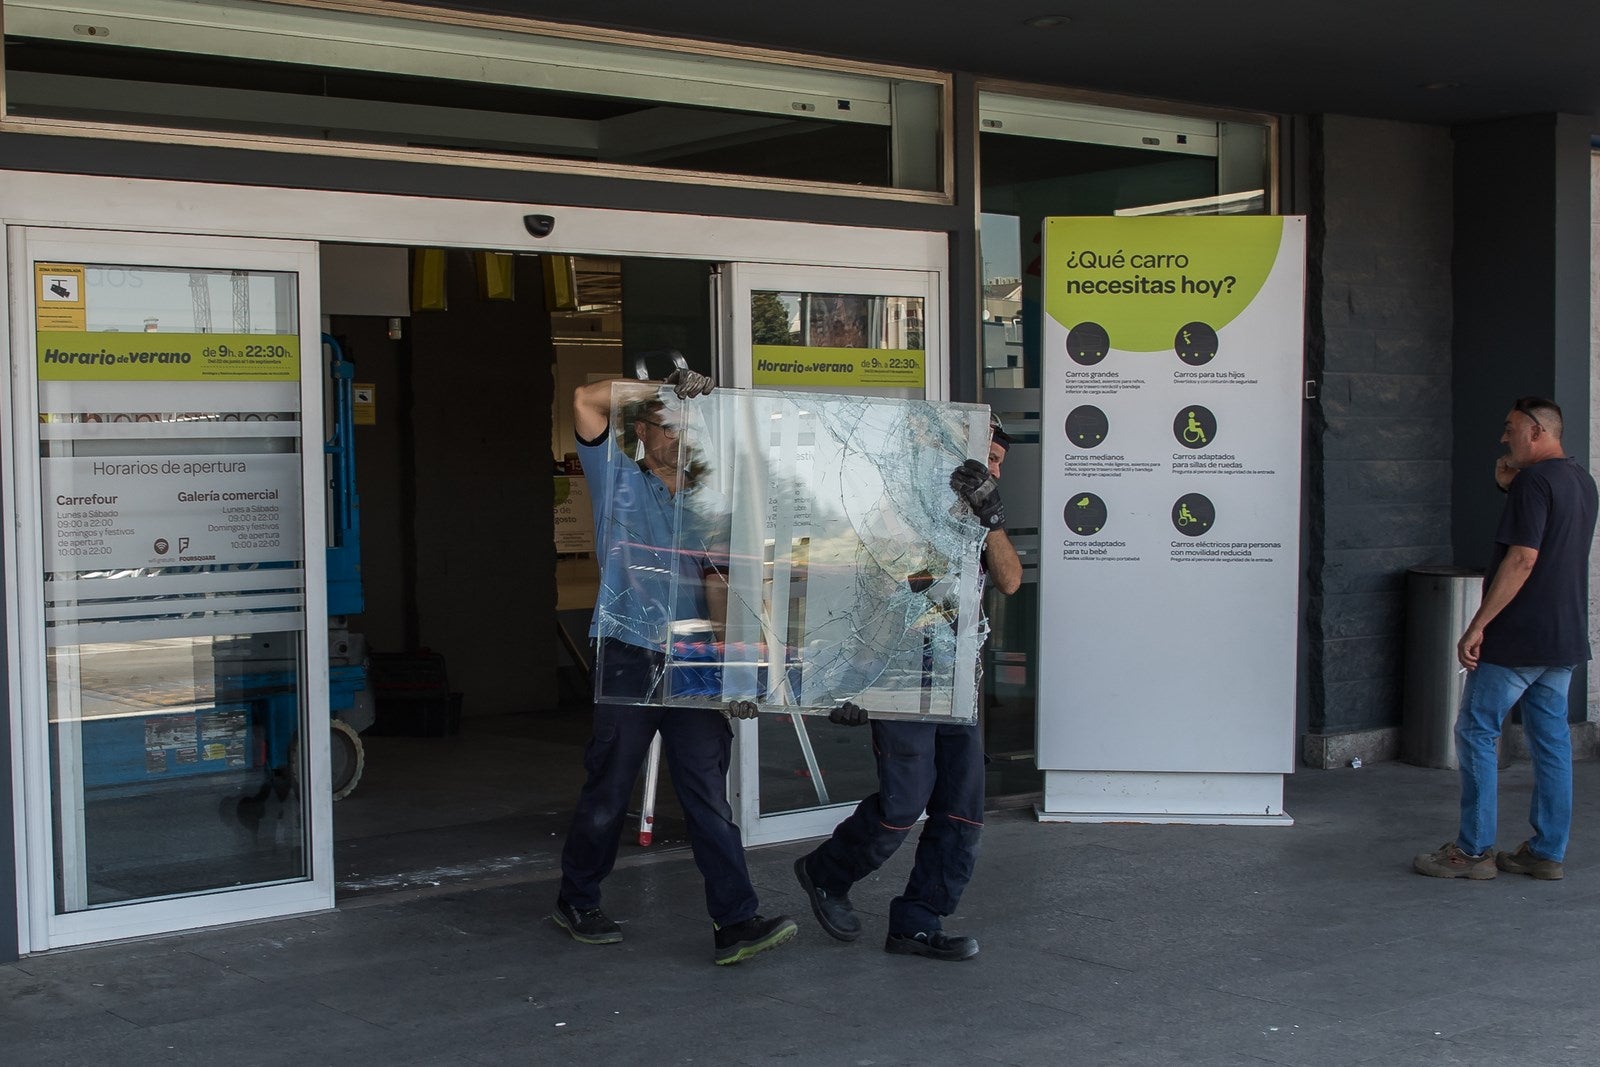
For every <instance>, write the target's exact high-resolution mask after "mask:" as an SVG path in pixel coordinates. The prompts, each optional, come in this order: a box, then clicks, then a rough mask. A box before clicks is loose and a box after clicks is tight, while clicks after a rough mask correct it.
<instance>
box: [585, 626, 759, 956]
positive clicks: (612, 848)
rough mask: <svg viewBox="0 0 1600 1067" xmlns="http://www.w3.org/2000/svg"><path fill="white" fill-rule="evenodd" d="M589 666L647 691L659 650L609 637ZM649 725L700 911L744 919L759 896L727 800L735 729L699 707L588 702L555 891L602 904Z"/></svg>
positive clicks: (620, 688)
mask: <svg viewBox="0 0 1600 1067" xmlns="http://www.w3.org/2000/svg"><path fill="white" fill-rule="evenodd" d="M596 670H597V672H602V671H603V672H604V674H605V680H604V683H603V685H602V686H601V687H598V688H597V691H598V692H601V693H610V694H614V695H615V694H634V693H637V694H638V695H640V696H646V695H648V694H649V693H650V692H651V691H653V689H654V687H655V683H656V681H657V680H658V678H659V675H660V672H661V656H660V654H659V653H654V652H650V651H649V650H647V649H642V648H636V647H634V646H632V645H625V644H623V643H621V642H619V641H609V640H608V641H607V642H606V643H605V648H604V652H603V655H602V656H601V657H600V661H599V662H597V664H596ZM657 731H660V733H661V751H662V754H663V755H664V756H665V757H666V763H667V769H668V771H669V773H670V774H671V776H672V784H673V788H674V789H675V790H676V791H677V794H678V801H679V803H680V804H682V805H683V817H684V821H685V822H686V823H687V824H688V830H689V846H690V848H691V849H692V850H693V852H694V861H695V865H696V866H698V867H699V868H700V874H701V876H702V877H704V878H705V883H706V910H707V911H708V912H710V914H711V918H712V921H713V922H715V923H717V924H718V925H719V926H730V925H732V924H734V923H739V922H743V921H744V920H745V919H748V918H750V917H751V916H752V915H754V914H755V913H756V907H757V901H756V891H755V888H754V887H753V886H752V885H751V884H750V871H749V869H748V868H747V867H746V866H745V861H744V842H743V841H742V840H741V839H740V837H739V828H738V827H737V826H735V825H734V823H733V810H732V809H731V808H730V807H728V799H727V792H728V790H727V777H728V758H729V750H730V747H731V745H732V743H733V730H732V728H731V727H730V726H729V725H728V720H727V719H726V718H724V717H723V715H722V713H721V712H719V711H709V710H706V709H704V708H667V707H660V706H657V705H639V704H608V703H602V702H600V701H596V702H595V705H594V734H593V736H592V737H591V738H590V739H589V745H588V747H587V748H586V749H585V750H584V755H583V766H584V770H585V771H587V772H588V780H587V781H585V782H584V784H583V790H582V791H581V792H580V793H579V794H578V809H577V811H575V812H573V815H572V827H571V829H569V830H568V831H567V843H566V847H565V848H564V849H562V852H561V899H562V900H565V901H566V902H567V903H568V904H571V905H572V906H573V907H575V908H596V907H599V906H600V883H601V882H602V881H604V880H605V877H606V875H608V874H610V873H611V868H612V867H613V866H614V865H615V864H616V861H617V846H618V845H619V844H620V843H621V841H622V824H623V822H624V821H625V820H626V818H627V814H628V801H629V800H630V799H631V798H632V796H633V786H634V782H635V781H636V780H637V779H638V777H639V769H640V768H641V767H642V766H643V765H644V761H645V757H646V756H647V755H649V751H650V741H651V739H652V738H653V737H654V736H655V734H656V732H657Z"/></svg>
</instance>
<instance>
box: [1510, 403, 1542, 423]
mask: <svg viewBox="0 0 1600 1067" xmlns="http://www.w3.org/2000/svg"><path fill="white" fill-rule="evenodd" d="M1511 410H1512V411H1520V412H1522V413H1523V414H1524V415H1526V416H1528V418H1530V419H1532V420H1533V424H1534V425H1535V426H1537V427H1539V429H1541V430H1542V429H1544V423H1542V422H1540V421H1539V416H1538V415H1537V414H1535V413H1534V409H1533V404H1532V403H1530V402H1529V401H1528V400H1527V399H1525V398H1524V399H1519V400H1518V401H1517V402H1516V403H1514V404H1512V405H1511Z"/></svg>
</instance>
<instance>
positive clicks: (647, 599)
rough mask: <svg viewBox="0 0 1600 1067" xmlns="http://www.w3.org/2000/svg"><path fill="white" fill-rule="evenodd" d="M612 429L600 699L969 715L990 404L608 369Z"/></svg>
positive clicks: (601, 510)
mask: <svg viewBox="0 0 1600 1067" xmlns="http://www.w3.org/2000/svg"><path fill="white" fill-rule="evenodd" d="M611 425H612V428H613V433H612V435H611V438H610V442H609V447H608V449H607V455H606V463H607V466H606V468H605V469H604V470H602V471H593V470H591V471H586V473H587V475H588V477H589V478H590V481H591V486H592V491H594V492H595V493H596V494H597V497H598V499H597V503H596V512H597V514H596V531H597V544H598V549H599V552H600V554H601V566H602V580H601V591H600V596H599V601H598V603H597V605H596V611H595V632H596V636H597V637H598V638H599V639H600V641H599V646H600V647H599V652H598V658H597V663H596V667H597V670H596V699H598V700H602V701H607V702H611V703H623V704H627V703H637V704H645V703H651V704H668V705H679V706H692V707H720V706H722V705H723V704H724V703H726V702H727V701H730V700H750V701H753V702H755V703H756V704H757V705H758V706H760V707H761V708H762V709H763V710H765V711H775V712H778V711H781V712H801V713H806V714H824V715H825V714H827V713H828V712H829V711H831V710H832V709H834V708H836V707H838V706H839V705H840V704H843V703H844V702H846V701H854V702H855V703H856V704H858V705H860V706H861V707H863V708H866V709H867V710H868V711H869V712H870V713H871V714H872V715H873V716H874V717H878V718H898V719H917V720H928V721H940V722H951V721H955V722H972V721H973V720H974V719H975V718H976V692H977V688H976V682H977V678H976V674H977V662H978V650H979V647H980V645H981V642H982V637H983V633H984V624H983V620H982V617H981V611H980V609H979V603H980V594H981V585H982V583H981V574H980V566H979V551H980V549H981V547H982V543H983V537H984V529H983V527H982V526H980V525H979V524H978V523H977V522H976V521H974V520H973V518H972V517H971V515H970V514H969V513H968V512H967V510H966V507H965V505H963V504H961V503H959V502H958V501H957V499H956V496H955V494H954V492H953V491H952V490H951V488H950V473H951V471H953V470H954V469H955V468H956V467H957V466H959V465H960V464H961V462H962V461H963V460H964V459H966V458H967V457H969V456H973V457H979V456H983V455H985V449H986V448H987V447H988V439H989V421H988V409H987V408H985V407H982V406H978V405H970V404H946V403H933V402H928V401H920V400H917V401H909V400H893V399H885V398H881V397H858V396H831V395H823V394H817V393H778V392H763V391H733V390H719V391H716V392H713V393H711V394H709V395H707V396H703V397H697V398H693V399H688V400H684V399H680V398H678V397H677V396H675V395H674V394H673V393H672V391H671V390H669V389H664V388H661V387H658V386H653V385H648V384H646V383H632V382H619V383H617V384H616V385H615V386H614V387H613V392H612V415H611Z"/></svg>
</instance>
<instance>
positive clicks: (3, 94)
mask: <svg viewBox="0 0 1600 1067" xmlns="http://www.w3.org/2000/svg"><path fill="white" fill-rule="evenodd" d="M257 2H260V3H262V5H263V6H264V7H266V6H275V7H286V8H301V9H306V10H310V11H319V12H332V13H335V14H347V15H352V16H356V17H363V16H365V17H374V18H380V17H381V18H386V19H396V18H400V19H404V20H405V21H408V22H414V23H417V24H418V25H420V26H424V27H426V26H449V27H459V28H465V29H469V30H485V31H494V32H502V33H515V34H522V35H526V36H528V37H531V38H548V39H552V40H555V41H557V42H574V43H590V44H605V45H612V46H621V47H637V48H643V49H649V50H652V51H656V52H660V53H668V54H672V55H673V56H684V57H700V58H706V59H713V60H716V59H721V60H731V61H744V62H752V63H762V64H768V65H771V66H774V67H782V68H790V69H794V70H797V71H807V72H815V73H821V74H830V73H831V74H839V75H844V76H850V77H866V78H881V79H886V80H888V81H890V82H891V83H892V82H893V81H895V80H899V81H909V82H917V83H921V84H924V85H928V86H930V87H932V88H933V89H934V90H935V91H936V92H937V93H938V100H939V104H938V114H939V130H938V132H937V138H938V143H937V145H936V147H935V156H936V159H937V165H938V168H939V186H940V187H939V188H938V189H936V190H917V189H897V188H889V187H863V186H860V185H854V184H848V183H841V182H823V181H812V180H806V179H785V178H769V177H757V176H746V175H734V174H724V173H720V172H716V171H697V170H674V169H668V168H656V167H650V166H645V165H640V164H622V163H604V162H593V161H587V160H564V159H555V158H543V157H537V156H508V155H506V154H504V153H496V152H492V151H480V150H472V149H451V148H421V147H409V146H401V145H393V146H389V145H377V144H370V143H364V142H357V141H336V140H329V141H315V140H311V139H309V138H299V137H290V136H283V135H273V134H256V133H247V132H229V131H208V130H197V129H185V128H182V127H171V128H167V127H150V126H140V125H134V124H129V123H117V122H98V121H93V120H86V119H59V118H35V117H28V116H12V115H11V114H10V113H9V111H10V104H9V99H8V72H7V70H6V67H5V60H4V53H3V49H0V134H6V133H26V134H43V135H47V136H59V137H80V138H81V137H89V138H95V139H100V140H114V141H132V142H145V143H159V144H181V145H193V146H201V147H212V148H217V147H220V148H237V149H247V150H254V151H269V152H283V153H289V154H294V155H310V156H335V157H343V158H354V159H374V160H386V161H392V162H404V163H427V164H443V165H447V166H465V167H475V168H487V169H491V170H511V171H522V172H534V173H551V174H564V175H576V176H586V177H596V178H623V179H629V180H637V181H649V182H663V183H669V184H678V185H697V186H713V187H715V186H723V187H732V188H745V189H759V190H768V191H777V192H799V193H809V194H821V195H829V196H845V197H850V198H853V199H864V200H888V201H902V202H907V203H914V204H928V205H939V206H949V205H952V204H954V203H955V195H956V194H955V190H956V184H957V177H956V174H955V137H954V102H955V93H954V82H955V79H954V75H953V74H951V73H949V72H945V71H937V70H929V69H924V68H915V67H900V66H894V65H890V64H877V63H863V62H856V61H851V60H843V59H834V58H829V57H823V56H811V55H795V54H793V53H788V52H778V51H774V50H768V49H762V48H756V47H752V46H744V45H732V44H714V43H711V42H705V41H697V40H693V39H686V38H675V37H667V36H662V35H657V34H645V33H637V32H631V31H624V30H609V29H602V28H598V27H587V26H575V25H568V24H563V23H554V22H547V21H541V20H536V19H523V18H516V17H513V16H504V15H489V14H478V13H473V12H463V11H455V10H447V9H443V8H435V7H427V6H423V5H413V4H410V3H406V4H404V5H399V9H398V10H397V5H394V4H388V3H384V2H383V0H257ZM4 30H5V9H4V4H3V3H0V37H3V34H4ZM888 88H889V89H890V91H891V96H892V91H893V85H892V84H890V85H889V86H888ZM889 128H890V129H893V128H894V127H893V126H892V125H891V126H890V127H889Z"/></svg>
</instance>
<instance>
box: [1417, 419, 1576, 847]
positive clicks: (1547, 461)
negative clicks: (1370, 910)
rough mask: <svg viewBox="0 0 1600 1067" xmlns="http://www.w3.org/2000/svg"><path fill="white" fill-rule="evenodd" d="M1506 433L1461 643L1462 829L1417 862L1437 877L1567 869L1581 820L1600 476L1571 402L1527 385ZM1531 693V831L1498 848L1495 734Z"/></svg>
mask: <svg viewBox="0 0 1600 1067" xmlns="http://www.w3.org/2000/svg"><path fill="white" fill-rule="evenodd" d="M1500 440H1501V441H1502V442H1503V443H1504V444H1506V445H1507V446H1508V448H1509V450H1510V452H1509V454H1508V455H1506V456H1502V457H1501V459H1500V461H1499V462H1498V463H1497V464H1496V465H1495V480H1496V481H1497V482H1498V483H1499V485H1500V488H1501V489H1502V490H1504V491H1505V492H1506V503H1505V510H1504V511H1503V512H1502V513H1501V515H1500V528H1499V529H1498V530H1497V531H1496V533H1495V546H1494V557H1493V559H1492V561H1491V563H1490V565H1489V570H1488V572H1487V573H1486V574H1485V575H1484V579H1483V582H1484V585H1483V589H1484V592H1483V604H1482V606H1480V607H1479V608H1478V611H1477V614H1475V615H1474V616H1473V617H1472V621H1471V622H1470V623H1469V624H1468V625H1467V631H1466V633H1464V634H1462V635H1461V640H1460V641H1459V642H1458V643H1457V645H1456V657H1457V659H1459V660H1460V662H1461V667H1462V669H1463V670H1465V671H1466V672H1468V673H1467V683H1466V688H1465V690H1464V691H1463V692H1462V694H1461V709H1460V711H1459V712H1458V713H1457V715H1456V731H1455V733H1456V755H1457V757H1458V759H1459V762H1460V764H1461V831H1460V834H1459V836H1458V837H1457V838H1456V839H1455V840H1454V841H1448V842H1446V843H1445V844H1444V846H1443V847H1442V848H1440V849H1439V850H1438V851H1436V852H1425V853H1423V854H1422V855H1420V856H1418V857H1417V858H1416V860H1415V861H1414V862H1413V866H1414V867H1415V869H1416V871H1417V873H1419V874H1426V875H1431V876H1433V877H1436V878H1493V877H1494V876H1495V874H1496V872H1497V871H1507V872H1510V873H1512V874H1526V875H1529V876H1531V877H1533V878H1544V879H1555V878H1561V877H1562V876H1563V875H1564V874H1565V871H1564V869H1563V867H1562V861H1563V860H1564V859H1565V857H1566V851H1567V835H1568V831H1569V829H1570V827H1571V824H1572V739H1571V734H1570V732H1569V730H1568V728H1567V687H1568V685H1569V683H1570V682H1571V681H1572V672H1573V669H1574V668H1575V667H1576V666H1577V665H1579V664H1581V663H1584V662H1586V661H1587V660H1588V659H1589V618H1588V611H1589V545H1590V543H1591V542H1592V540H1593V539H1594V527H1595V507H1596V493H1595V483H1594V479H1593V478H1591V477H1590V476H1589V472H1588V471H1587V470H1585V469H1584V468H1583V467H1582V466H1581V465H1579V464H1578V462H1577V461H1576V460H1574V459H1573V458H1572V457H1570V456H1568V455H1567V454H1566V453H1565V451H1563V449H1562V447H1561V409H1560V408H1559V407H1557V406H1556V404H1555V402H1554V401H1551V400H1546V399H1545V398H1543V397H1536V396H1528V397H1523V398H1522V399H1520V400H1518V401H1517V402H1516V403H1515V404H1514V405H1513V406H1512V408H1511V411H1510V412H1509V413H1508V414H1507V415H1506V423H1505V433H1504V434H1503V435H1501V438H1500ZM1519 699H1520V700H1521V701H1522V726H1523V730H1524V731H1525V733H1526V735H1527V739H1528V750H1529V753H1530V754H1531V755H1532V757H1533V774H1534V779H1533V804H1532V807H1531V809H1530V811H1529V816H1528V819H1529V822H1531V823H1532V824H1533V837H1531V838H1529V839H1528V840H1527V841H1524V842H1523V843H1522V844H1521V845H1520V846H1518V847H1517V849H1516V851H1514V852H1500V853H1498V854H1497V853H1496V852H1495V850H1494V834H1495V826H1496V821H1497V812H1496V809H1495V790H1496V786H1497V780H1496V775H1497V771H1498V767H1497V764H1496V760H1495V742H1496V741H1497V740H1498V739H1499V737H1500V726H1501V723H1503V722H1504V721H1505V717H1506V714H1507V713H1508V712H1510V710H1511V707H1512V705H1513V704H1515V703H1516V702H1517V701H1518V700H1519Z"/></svg>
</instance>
